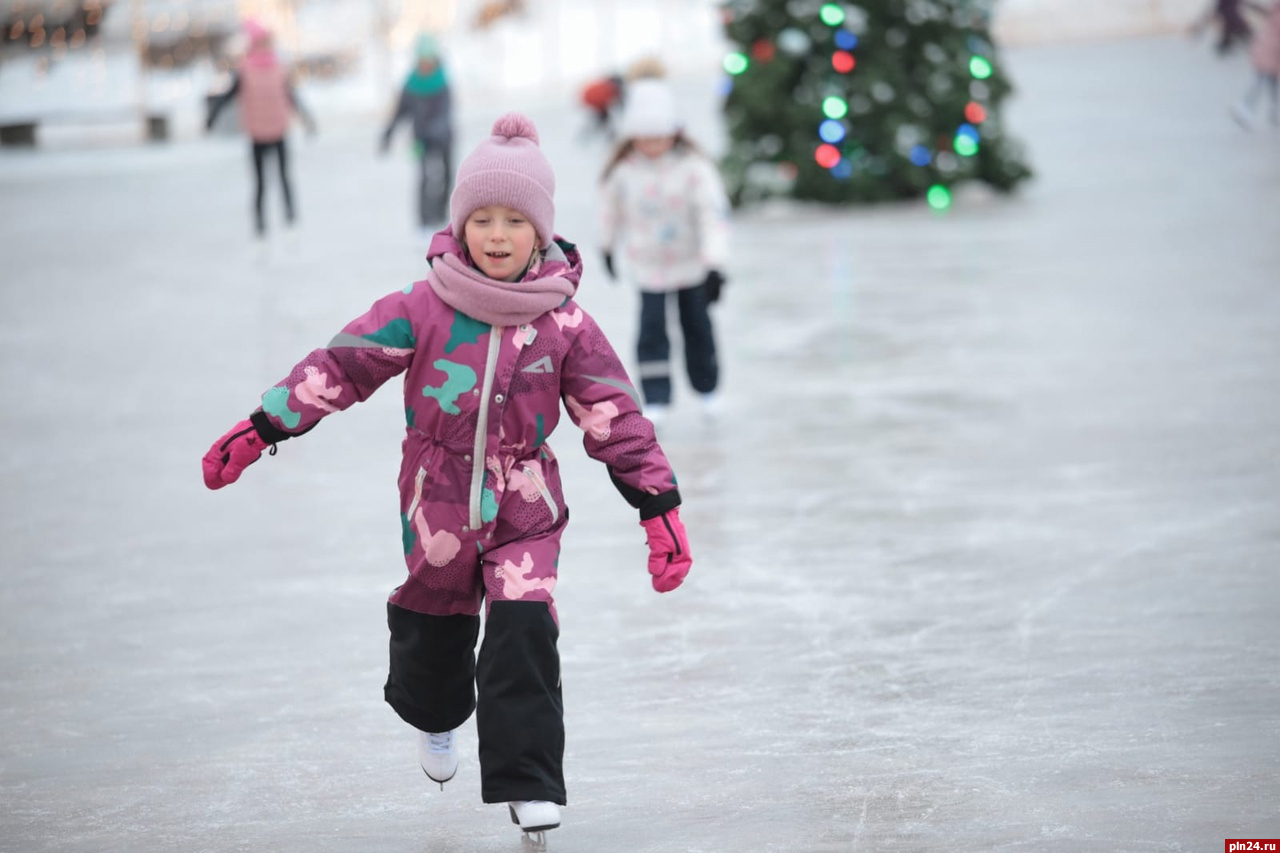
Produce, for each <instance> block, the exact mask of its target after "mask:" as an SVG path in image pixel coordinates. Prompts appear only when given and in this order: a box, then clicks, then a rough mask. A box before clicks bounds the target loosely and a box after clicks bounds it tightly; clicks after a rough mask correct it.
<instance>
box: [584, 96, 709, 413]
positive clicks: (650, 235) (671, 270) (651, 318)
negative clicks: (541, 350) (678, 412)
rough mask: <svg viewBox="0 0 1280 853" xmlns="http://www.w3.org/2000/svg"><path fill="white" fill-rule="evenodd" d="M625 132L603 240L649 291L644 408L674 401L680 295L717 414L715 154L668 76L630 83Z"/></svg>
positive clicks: (690, 368) (608, 262)
mask: <svg viewBox="0 0 1280 853" xmlns="http://www.w3.org/2000/svg"><path fill="white" fill-rule="evenodd" d="M628 89H629V90H628V92H627V96H626V103H625V106H624V110H623V116H622V124H621V132H622V139H621V141H620V142H619V144H618V147H617V150H616V151H615V152H614V154H613V156H612V158H611V159H610V161H609V164H608V166H606V168H605V171H604V175H603V178H602V193H601V195H602V198H601V205H600V211H601V218H600V232H601V233H600V241H601V248H602V250H603V252H604V263H605V268H606V270H608V272H609V275H610V276H611V277H613V276H615V267H614V258H615V254H616V255H617V256H618V257H620V258H621V259H622V261H623V262H624V264H625V267H624V269H625V271H626V272H627V273H628V274H629V277H630V278H631V280H632V281H634V283H635V284H636V287H637V288H638V289H639V290H640V330H639V338H638V342H637V347H636V349H637V357H638V361H639V374H640V390H641V393H642V394H643V395H644V401H645V414H646V415H648V417H649V419H650V420H651V421H653V422H654V423H655V424H656V423H659V422H661V420H662V419H663V418H664V417H665V416H666V414H667V410H668V407H669V406H670V404H671V361H670V353H671V345H670V341H669V339H668V337H667V303H668V301H669V300H668V297H669V296H670V294H672V293H674V294H675V296H676V304H677V306H678V309H679V315H680V328H681V331H682V332H683V335H684V348H685V353H684V355H685V368H686V370H687V372H688V376H689V383H690V384H691V385H692V386H693V389H694V390H695V391H697V392H698V394H699V396H700V397H701V400H702V402H703V405H704V411H705V412H706V414H708V415H714V414H715V413H716V411H717V408H718V400H717V396H716V388H717V386H718V385H719V381H720V368H719V362H718V361H717V358H716V342H715V334H714V330H713V328H712V323H711V313H710V310H709V309H710V306H711V305H712V304H713V303H715V302H716V301H717V300H719V298H720V291H721V288H722V287H723V285H724V283H725V277H724V274H723V268H724V264H725V261H726V260H727V256H728V252H729V224H728V213H729V204H728V200H727V197H726V194H725V190H724V182H723V181H722V179H721V177H720V173H719V172H718V171H717V169H716V165H715V163H713V162H712V161H711V159H710V158H708V157H707V156H706V155H705V154H703V153H702V152H701V151H700V150H699V149H698V148H697V146H695V145H694V144H693V143H692V142H691V141H689V139H688V138H686V136H685V135H684V133H683V131H682V130H681V129H680V125H679V122H678V120H677V117H676V109H675V100H674V98H673V97H672V94H671V90H670V89H669V88H668V86H667V85H666V83H664V82H663V81H661V80H657V79H644V80H638V81H636V82H635V83H633V84H632V85H631V86H629V87H628Z"/></svg>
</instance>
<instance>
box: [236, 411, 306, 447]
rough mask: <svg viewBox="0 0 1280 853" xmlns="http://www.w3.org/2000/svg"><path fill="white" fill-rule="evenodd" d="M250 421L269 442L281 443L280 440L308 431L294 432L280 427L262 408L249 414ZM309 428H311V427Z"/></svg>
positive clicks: (260, 435)
mask: <svg viewBox="0 0 1280 853" xmlns="http://www.w3.org/2000/svg"><path fill="white" fill-rule="evenodd" d="M249 422H250V423H251V424H253V428H254V429H255V430H256V431H257V433H258V438H261V439H262V440H263V441H265V442H266V443H267V444H279V443H280V442H282V441H285V440H287V439H290V438H293V437H294V436H296V435H302V432H306V431H307V430H303V431H302V432H298V433H292V432H285V431H284V430H282V429H278V428H277V427H276V426H275V425H274V424H272V423H271V419H270V418H268V417H267V413H266V412H264V411H262V409H258V410H257V411H256V412H254V413H253V414H251V415H249ZM307 429H310V427H308V428H307Z"/></svg>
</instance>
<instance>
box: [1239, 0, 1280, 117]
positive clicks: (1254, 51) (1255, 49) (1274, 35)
mask: <svg viewBox="0 0 1280 853" xmlns="http://www.w3.org/2000/svg"><path fill="white" fill-rule="evenodd" d="M1249 58H1250V60H1251V61H1252V63H1253V71H1254V78H1253V83H1252V84H1250V86H1249V88H1248V90H1246V91H1245V93H1244V97H1243V98H1241V99H1240V103H1238V104H1236V105H1235V107H1234V108H1233V109H1232V110H1231V115H1232V116H1233V117H1234V118H1235V120H1236V121H1237V122H1239V123H1240V125H1241V126H1242V127H1244V128H1245V129H1246V130H1252V129H1253V126H1254V123H1255V116H1256V113H1257V107H1258V99H1259V98H1261V97H1262V96H1263V94H1264V93H1265V94H1266V96H1267V101H1268V102H1269V103H1270V105H1271V109H1270V121H1271V124H1272V125H1273V126H1278V127H1280V0H1277V2H1276V3H1275V4H1274V5H1273V6H1272V7H1271V11H1270V12H1268V13H1267V20H1266V23H1264V24H1263V25H1262V29H1261V30H1260V31H1259V32H1258V35H1257V36H1256V37H1255V38H1254V40H1253V46H1252V48H1251V49H1250V51H1249Z"/></svg>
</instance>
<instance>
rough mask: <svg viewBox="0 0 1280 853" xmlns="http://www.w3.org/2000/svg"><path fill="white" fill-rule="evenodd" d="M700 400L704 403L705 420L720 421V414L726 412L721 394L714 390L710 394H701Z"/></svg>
mask: <svg viewBox="0 0 1280 853" xmlns="http://www.w3.org/2000/svg"><path fill="white" fill-rule="evenodd" d="M698 400H699V401H700V402H701V404H702V420H703V422H704V423H708V424H714V423H717V422H719V420H720V416H721V415H722V414H724V402H723V401H722V400H721V399H720V395H719V394H717V393H716V392H715V391H712V392H710V393H708V394H699V395H698Z"/></svg>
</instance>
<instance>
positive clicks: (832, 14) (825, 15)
mask: <svg viewBox="0 0 1280 853" xmlns="http://www.w3.org/2000/svg"><path fill="white" fill-rule="evenodd" d="M818 17H820V18H822V23H824V24H826V25H827V26H828V27H838V26H840V25H841V24H843V23H844V9H841V8H840V7H839V6H838V5H837V4H835V3H824V4H823V6H822V10H821V11H819V12H818Z"/></svg>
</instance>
